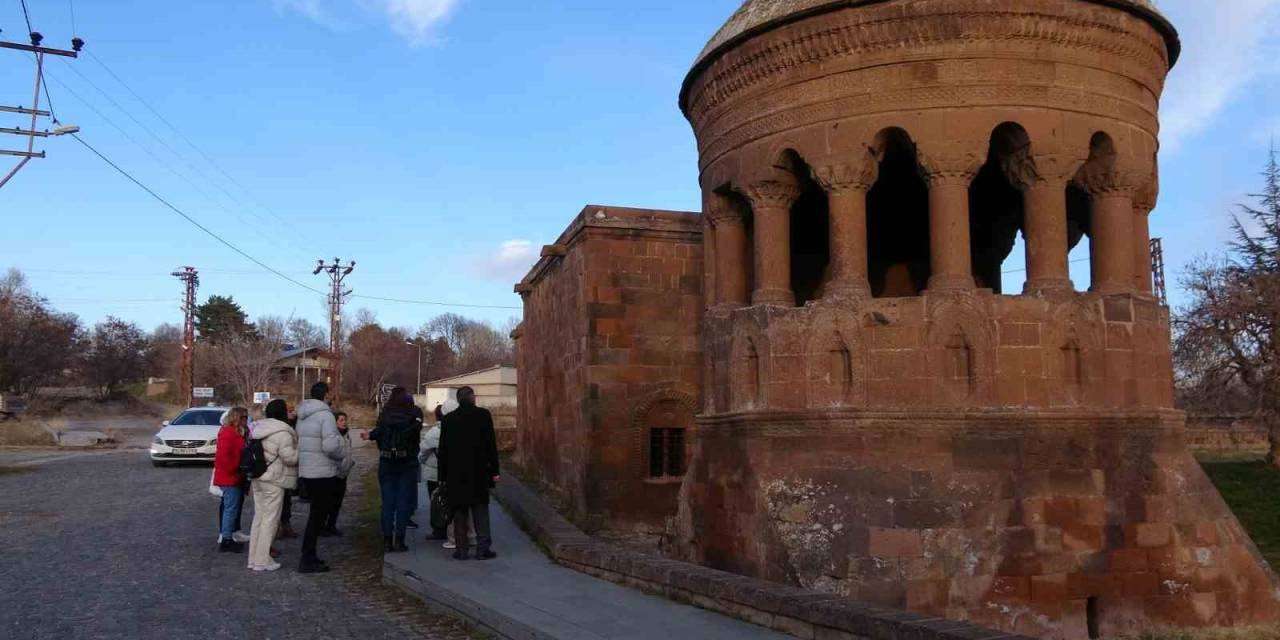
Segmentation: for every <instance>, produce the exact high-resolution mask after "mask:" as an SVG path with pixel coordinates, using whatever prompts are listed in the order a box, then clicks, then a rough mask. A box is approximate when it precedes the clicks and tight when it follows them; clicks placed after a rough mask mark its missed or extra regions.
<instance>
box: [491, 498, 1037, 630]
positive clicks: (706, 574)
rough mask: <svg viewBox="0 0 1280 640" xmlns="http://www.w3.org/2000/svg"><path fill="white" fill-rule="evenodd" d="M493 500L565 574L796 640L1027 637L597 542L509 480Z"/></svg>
mask: <svg viewBox="0 0 1280 640" xmlns="http://www.w3.org/2000/svg"><path fill="white" fill-rule="evenodd" d="M494 493H495V497H496V498H497V499H498V501H499V502H501V503H502V506H503V507H504V508H505V509H506V510H507V512H508V513H510V514H511V517H512V518H514V519H515V521H516V522H517V523H519V524H520V526H521V527H523V528H524V530H525V531H527V532H528V533H529V535H531V536H533V538H534V539H535V540H537V541H538V542H539V543H540V544H541V545H542V546H543V547H544V548H546V549H547V552H548V553H549V554H550V555H551V558H552V560H554V561H555V562H557V563H558V564H561V565H564V566H566V567H568V568H570V569H574V570H576V571H580V572H582V573H586V574H589V575H592V576H595V577H597V578H601V579H604V580H609V581H610V582H616V583H618V584H624V585H626V586H629V587H632V588H636V589H640V590H642V591H646V592H649V593H653V594H655V595H659V596H662V597H666V598H670V599H672V600H677V601H683V602H689V603H692V604H695V605H697V606H699V607H701V608H703V609H708V610H711V611H715V612H718V613H721V614H723V615H727V616H730V617H733V618H738V619H741V620H746V621H748V622H751V623H754V624H758V625H762V626H766V627H769V628H772V629H774V630H776V631H780V632H782V633H786V634H789V635H793V636H797V637H802V638H856V639H858V640H863V639H867V640H871V639H874V640H908V639H909V640H975V639H982V640H1029V639H1028V638H1025V637H1024V636H1015V635H1006V634H1002V633H1001V632H999V631H994V630H991V629H987V628H984V627H979V626H977V625H974V624H970V623H967V622H955V621H951V620H946V619H943V618H936V617H930V616H925V615H918V614H914V613H908V612H904V611H895V610H892V609H886V608H883V607H877V606H872V605H868V604H864V603H861V602H855V601H853V600H849V599H848V598H842V597H840V596H835V595H831V594H827V593H817V592H813V591H805V590H803V589H799V588H796V587H791V586H787V585H783V584H777V583H773V582H766V581H764V580H757V579H754V578H748V577H745V576H740V575H737V574H733V573H728V572H725V571H717V570H715V569H709V568H707V567H703V566H699V565H696V564H691V563H687V562H679V561H676V560H668V559H665V558H661V557H654V556H651V555H646V554H641V553H637V552H634V551H629V550H626V549H623V548H621V547H617V546H615V545H611V544H607V543H602V542H598V541H597V540H595V539H594V538H592V537H590V536H588V535H586V534H585V533H583V532H582V530H581V529H579V528H578V527H576V526H574V525H573V524H572V523H570V522H569V521H568V520H566V519H565V518H564V517H563V516H561V515H560V514H559V513H557V512H556V511H555V510H554V509H552V508H551V507H550V506H548V505H547V504H546V503H545V502H543V501H542V500H541V499H540V498H539V497H538V496H537V495H536V494H535V493H533V492H532V491H530V490H529V489H528V488H526V487H525V486H524V485H523V484H521V483H520V482H519V481H518V480H516V479H515V478H513V477H512V476H511V475H505V476H503V477H502V481H501V482H499V483H498V485H497V487H496V488H495V490H494Z"/></svg>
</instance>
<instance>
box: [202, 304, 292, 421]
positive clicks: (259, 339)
mask: <svg viewBox="0 0 1280 640" xmlns="http://www.w3.org/2000/svg"><path fill="white" fill-rule="evenodd" d="M256 326H257V332H256V333H254V334H249V333H241V334H238V335H234V336H230V337H227V338H225V339H224V340H223V341H222V342H219V343H218V344H217V345H213V346H210V347H209V348H208V349H207V351H206V353H207V354H208V355H207V360H208V363H209V367H210V369H211V371H212V375H214V376H215V378H216V379H217V380H219V381H220V382H222V383H224V384H226V385H227V386H229V387H230V388H231V389H232V390H233V391H234V395H235V396H236V399H238V400H241V401H245V402H247V401H249V400H251V399H252V398H253V394H254V392H257V391H266V390H268V389H270V386H271V383H272V382H273V381H274V379H275V377H276V375H277V370H276V364H277V363H278V362H279V360H280V356H281V354H283V352H284V345H285V322H284V321H283V320H281V319H279V318H271V317H266V318H259V319H258V322H257V324H256Z"/></svg>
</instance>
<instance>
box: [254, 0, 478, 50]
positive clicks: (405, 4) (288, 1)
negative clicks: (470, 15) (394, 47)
mask: <svg viewBox="0 0 1280 640" xmlns="http://www.w3.org/2000/svg"><path fill="white" fill-rule="evenodd" d="M460 3H461V0H271V4H272V6H274V7H275V8H276V11H279V12H280V13H296V14H298V15H301V16H303V17H305V18H307V19H309V20H312V21H314V22H317V23H320V24H322V25H325V26H329V27H336V26H337V24H338V22H339V20H338V19H337V18H336V17H335V16H336V15H341V14H345V13H349V12H350V11H351V10H352V9H353V8H359V9H360V10H363V11H366V12H368V13H371V14H377V15H380V16H382V17H385V18H386V19H387V20H388V21H389V22H390V23H391V28H392V30H394V31H395V32H396V33H398V34H400V35H401V36H402V37H404V39H405V40H407V41H408V42H409V44H411V45H414V46H417V45H423V44H430V43H433V42H436V41H437V40H438V37H437V29H438V27H439V26H440V24H441V23H443V22H444V21H445V20H448V19H449V17H450V16H452V15H453V12H454V10H455V9H457V7H458V5H459V4H460Z"/></svg>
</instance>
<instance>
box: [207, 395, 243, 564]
mask: <svg viewBox="0 0 1280 640" xmlns="http://www.w3.org/2000/svg"><path fill="white" fill-rule="evenodd" d="M248 429H249V412H248V410H246V409H244V408H243V407H236V408H234V409H232V410H230V411H228V412H227V414H226V415H225V416H223V417H222V429H220V430H218V453H217V455H216V456H214V459H213V484H214V485H216V486H217V487H219V488H221V489H222V522H221V525H222V541H221V542H219V543H218V551H221V552H225V553H244V543H242V542H239V541H237V540H236V539H235V533H236V531H237V530H238V529H239V528H240V522H239V519H240V507H241V505H243V504H244V478H242V477H241V476H240V451H241V450H243V449H244V438H245V433H246V432H247V431H248Z"/></svg>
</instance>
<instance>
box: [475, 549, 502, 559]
mask: <svg viewBox="0 0 1280 640" xmlns="http://www.w3.org/2000/svg"><path fill="white" fill-rule="evenodd" d="M496 557H498V553H497V552H496V551H494V550H492V549H490V548H489V547H476V560H492V559H494V558H496Z"/></svg>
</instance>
